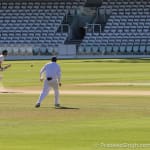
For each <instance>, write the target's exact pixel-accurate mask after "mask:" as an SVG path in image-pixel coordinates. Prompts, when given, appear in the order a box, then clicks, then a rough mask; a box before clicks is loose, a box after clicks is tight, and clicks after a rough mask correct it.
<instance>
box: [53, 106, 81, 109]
mask: <svg viewBox="0 0 150 150" xmlns="http://www.w3.org/2000/svg"><path fill="white" fill-rule="evenodd" d="M55 109H80V108H76V107H66V106H60V107H56V108H55Z"/></svg>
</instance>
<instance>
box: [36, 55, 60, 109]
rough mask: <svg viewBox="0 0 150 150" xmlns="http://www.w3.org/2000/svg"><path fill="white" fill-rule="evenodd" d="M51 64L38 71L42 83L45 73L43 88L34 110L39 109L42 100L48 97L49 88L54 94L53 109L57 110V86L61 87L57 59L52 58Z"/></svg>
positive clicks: (58, 105)
mask: <svg viewBox="0 0 150 150" xmlns="http://www.w3.org/2000/svg"><path fill="white" fill-rule="evenodd" d="M51 61H52V62H50V63H48V64H46V65H44V66H43V68H42V69H41V71H40V81H43V80H44V79H43V74H44V73H45V80H44V87H43V90H42V92H41V95H40V97H39V99H38V101H37V103H36V105H35V107H36V108H38V107H40V105H41V102H42V101H43V99H44V98H45V97H46V96H47V95H48V93H49V91H50V89H51V88H53V90H54V94H55V101H54V103H55V108H59V107H60V104H59V86H61V69H60V66H59V65H58V64H57V63H56V61H57V58H56V57H52V59H51Z"/></svg>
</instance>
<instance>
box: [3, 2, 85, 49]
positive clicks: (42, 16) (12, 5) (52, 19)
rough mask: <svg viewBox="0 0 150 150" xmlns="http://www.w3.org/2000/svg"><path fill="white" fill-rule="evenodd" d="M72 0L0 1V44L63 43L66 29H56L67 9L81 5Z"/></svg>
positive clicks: (42, 44) (39, 44) (45, 44)
mask: <svg viewBox="0 0 150 150" xmlns="http://www.w3.org/2000/svg"><path fill="white" fill-rule="evenodd" d="M84 3H85V0H75V1H62V0H60V1H59V0H58V1H54V0H52V1H16V2H15V1H10V2H4V1H1V2H0V44H8V45H10V44H16V45H17V44H28V45H33V46H35V47H36V46H38V47H43V46H45V47H50V46H58V45H60V44H64V43H65V40H66V39H67V36H68V33H67V32H66V31H63V30H59V29H60V28H61V27H62V25H63V24H62V23H63V20H64V18H65V16H66V15H67V13H68V10H73V9H76V8H77V7H79V6H81V5H84Z"/></svg>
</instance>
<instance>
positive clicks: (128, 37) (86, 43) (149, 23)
mask: <svg viewBox="0 0 150 150" xmlns="http://www.w3.org/2000/svg"><path fill="white" fill-rule="evenodd" d="M148 6H150V1H145V0H139V1H136V0H126V1H123V0H103V2H102V6H101V7H100V9H107V10H110V12H109V13H108V14H109V16H108V20H107V21H106V25H105V26H104V29H103V30H102V32H101V33H89V32H87V33H86V35H85V38H84V39H83V41H82V43H81V45H80V47H79V53H80V54H86V53H87V54H89V53H90V52H91V53H103V54H112V53H115V54H117V53H122V54H149V53H150V7H148ZM102 12H103V13H104V12H105V11H102ZM105 13H106V12H105ZM82 52H83V53H82Z"/></svg>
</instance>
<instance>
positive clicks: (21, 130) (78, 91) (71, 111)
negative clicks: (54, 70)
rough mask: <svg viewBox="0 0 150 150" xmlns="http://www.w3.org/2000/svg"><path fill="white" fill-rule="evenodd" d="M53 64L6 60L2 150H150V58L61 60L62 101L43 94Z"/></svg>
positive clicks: (0, 93)
mask: <svg viewBox="0 0 150 150" xmlns="http://www.w3.org/2000/svg"><path fill="white" fill-rule="evenodd" d="M48 61H49V60H36V61H5V62H4V63H6V64H8V63H10V64H12V67H11V68H9V69H8V70H6V71H4V72H1V73H0V75H1V83H0V150H41V149H42V150H130V149H131V150H132V149H134V150H149V149H150V60H149V59H82V60H59V61H58V63H59V64H60V66H61V69H62V87H60V94H61V95H60V99H61V105H62V106H63V107H64V108H63V109H55V108H54V106H53V99H54V95H53V92H52V91H51V92H50V94H49V95H48V96H47V97H46V99H45V100H44V101H43V103H42V104H41V107H40V108H35V107H34V106H35V103H36V101H37V99H38V97H39V94H40V91H41V90H42V86H43V84H42V83H41V82H40V81H39V71H40V69H41V67H42V66H43V65H44V64H45V63H47V62H48Z"/></svg>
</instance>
